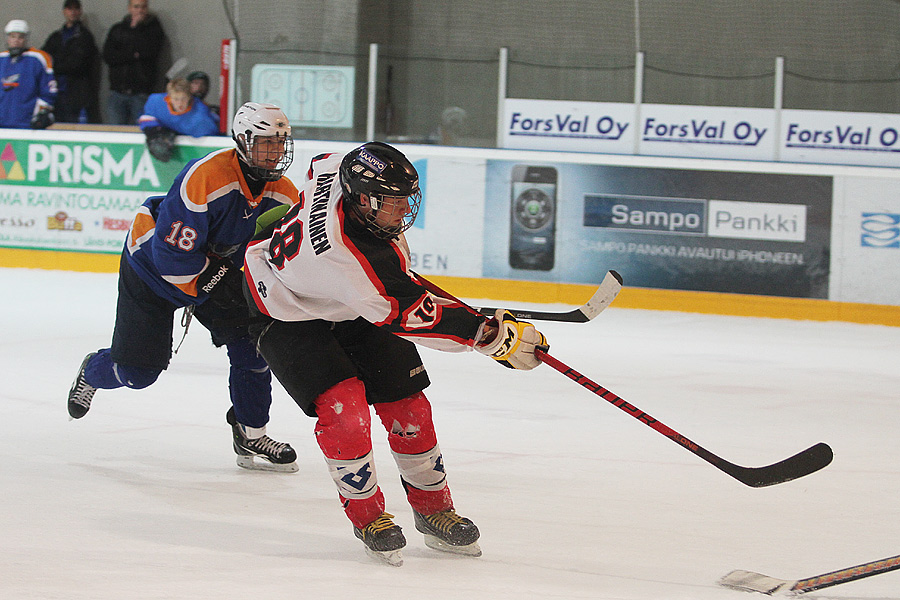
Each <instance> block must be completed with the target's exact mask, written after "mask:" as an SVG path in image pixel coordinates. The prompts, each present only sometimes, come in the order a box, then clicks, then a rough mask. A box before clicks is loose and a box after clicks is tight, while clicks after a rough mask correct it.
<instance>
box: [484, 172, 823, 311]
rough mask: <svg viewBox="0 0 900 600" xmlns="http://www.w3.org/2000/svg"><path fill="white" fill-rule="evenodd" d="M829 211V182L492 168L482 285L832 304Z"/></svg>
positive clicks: (777, 177) (774, 176)
mask: <svg viewBox="0 0 900 600" xmlns="http://www.w3.org/2000/svg"><path fill="white" fill-rule="evenodd" d="M831 205H832V178H831V177H822V176H807V175H785V174H762V173H737V172H726V171H700V170H696V171H695V170H679V169H660V168H635V167H620V166H606V165H580V164H572V163H552V164H526V163H521V162H516V161H498V160H489V161H488V163H487V171H486V188H485V237H484V262H483V270H484V273H483V274H484V276H485V277H494V278H504V279H524V280H535V281H554V282H561V283H599V282H600V281H601V280H602V279H603V276H604V275H605V273H606V271H607V270H609V269H615V270H617V271H619V272H620V273H621V274H622V276H623V277H624V278H625V280H626V281H627V282H628V284H629V285H631V286H636V287H648V288H658V289H672V290H695V291H710V292H732V293H743V294H760V295H771V296H789V297H799V298H827V297H828V275H829V261H830V237H831ZM503 222H506V223H508V224H509V225H508V227H505V228H500V227H498V226H497V224H498V223H503ZM501 231H502V235H497V233H498V232H501Z"/></svg>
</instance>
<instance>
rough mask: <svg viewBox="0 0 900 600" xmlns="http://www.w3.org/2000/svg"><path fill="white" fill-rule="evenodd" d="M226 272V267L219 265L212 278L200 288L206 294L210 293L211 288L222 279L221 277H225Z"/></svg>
mask: <svg viewBox="0 0 900 600" xmlns="http://www.w3.org/2000/svg"><path fill="white" fill-rule="evenodd" d="M226 273H228V267H227V266H225V265H222V266H221V267H219V270H218V271H217V272H216V274H215V275H213V276H212V278H210V280H209V281H208V282H207V283H206V284H205V285H204V286H203V287H201V288H200V289H202V290H203V291H204V292H206V293H207V294H210V293H212V291H213V288H215V287H216V284H217V283H219V282H220V281H222V278H223V277H225V274H226Z"/></svg>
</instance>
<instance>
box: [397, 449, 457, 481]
mask: <svg viewBox="0 0 900 600" xmlns="http://www.w3.org/2000/svg"><path fill="white" fill-rule="evenodd" d="M392 452H393V451H392ZM393 454H394V460H395V461H396V462H397V468H398V469H400V476H401V477H402V478H403V480H404V481H405V482H406V483H408V484H410V485H411V486H413V487H415V488H417V489H420V490H425V491H429V492H430V491H438V490H442V489H444V488H445V487H447V475H446V473H444V461H443V459H442V458H441V448H440V446H438V445H437V444H435V445H434V448H432V449H431V450H428V451H426V452H422V453H421V454H400V453H398V452H393Z"/></svg>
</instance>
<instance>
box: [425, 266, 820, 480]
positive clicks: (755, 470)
mask: <svg viewBox="0 0 900 600" xmlns="http://www.w3.org/2000/svg"><path fill="white" fill-rule="evenodd" d="M610 273H612V271H610ZM617 275H618V274H617ZM416 277H417V278H418V280H419V281H420V282H421V283H422V285H424V286H425V287H426V288H427V289H428V290H429V291H431V292H433V293H435V294H438V295H440V296H443V297H445V298H449V299H450V300H454V301H456V302H459V303H460V304H465V303H464V302H463V301H462V300H460V299H459V298H457V297H456V296H454V295H453V294H451V293H449V292H447V291H445V290H443V289H442V288H440V287H439V286H437V285H435V284H434V283H432V282H430V281H428V280H427V279H425V278H423V277H421V276H420V275H416ZM620 285H621V284H620ZM610 301H611V300H610ZM535 355H536V356H537V357H538V358H540V359H541V360H542V361H543V362H544V364H546V365H548V366H550V367H552V368H553V369H555V370H557V371H559V372H560V373H562V374H563V375H565V376H566V377H568V378H569V379H571V380H573V381H575V383H577V384H579V385H580V386H582V387H584V388H585V389H587V390H589V391H591V392H593V393H595V394H597V395H598V396H600V397H601V398H603V399H604V400H606V401H607V402H609V403H610V404H612V405H613V406H616V407H618V408H621V409H622V410H623V411H625V412H627V413H628V414H630V415H631V416H633V417H634V418H635V419H637V420H638V421H640V422H642V423H644V424H645V425H647V426H648V427H651V428H652V429H654V430H656V431H657V432H658V433H661V434H663V435H664V436H666V437H667V438H669V439H670V440H672V441H673V442H675V443H677V444H679V445H681V446H683V447H684V448H687V449H688V450H689V451H691V452H693V453H694V454H696V455H697V456H699V457H700V458H702V459H703V460H705V461H706V462H708V463H709V464H711V465H713V466H714V467H716V468H717V469H719V470H720V471H723V472H725V473H727V474H728V475H731V476H732V477H734V478H735V479H737V480H738V481H740V482H741V483H743V484H744V485H748V486H750V487H766V486H770V485H775V484H778V483H784V482H786V481H791V480H792V479H797V478H799V477H803V476H804V475H809V474H810V473H815V472H816V471H818V470H819V469H822V468H824V467H826V466H828V464H829V463H831V460H832V458H834V454H833V453H832V451H831V448H830V447H829V446H828V444H824V443H822V442H819V443H818V444H816V445H814V446H811V447H809V448H807V449H806V450H804V451H803V452H800V453H799V454H795V455H794V456H791V457H790V458H786V459H784V460H783V461H781V462H777V463H774V464H771V465H767V466H765V467H741V466H739V465H736V464H734V463H731V462H728V461H727V460H725V459H724V458H722V457H720V456H718V455H716V454H713V453H712V452H710V451H709V450H707V449H706V448H703V447H702V446H700V445H699V444H697V443H696V442H693V441H691V440H689V439H688V438H686V437H685V436H683V435H681V434H680V433H678V432H677V431H675V430H674V429H671V428H670V427H669V426H667V425H665V424H664V423H662V422H660V421H657V420H656V419H654V418H653V417H651V416H650V415H648V414H647V413H645V412H644V411H642V410H641V409H639V408H638V407H636V406H634V405H632V404H630V403H628V402H626V401H625V400H623V399H622V398H620V397H619V396H617V395H616V394H614V393H612V392H611V391H609V390H608V389H606V388H605V387H603V386H602V385H600V384H599V383H595V382H593V381H591V380H590V379H588V378H587V377H585V376H584V375H582V374H581V373H579V372H578V371H576V370H575V369H573V368H571V367H569V366H567V365H565V364H563V363H562V361H560V360H558V359H556V358H554V357H552V356H550V355H549V354H548V353H547V352H545V351H543V350H541V349H537V350H535Z"/></svg>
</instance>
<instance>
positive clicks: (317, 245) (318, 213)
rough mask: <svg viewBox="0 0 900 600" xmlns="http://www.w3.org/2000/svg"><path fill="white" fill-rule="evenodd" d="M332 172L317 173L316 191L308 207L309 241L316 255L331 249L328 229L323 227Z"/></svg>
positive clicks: (329, 194) (332, 177)
mask: <svg viewBox="0 0 900 600" xmlns="http://www.w3.org/2000/svg"><path fill="white" fill-rule="evenodd" d="M333 179H334V173H325V174H323V175H319V177H318V178H317V179H316V193H315V194H313V203H312V207H310V209H309V241H310V243H311V244H312V247H313V251H314V252H315V253H316V255H317V256H318V255H319V254H322V253H323V252H326V251H327V250H330V249H331V242H329V241H328V231H327V229H326V228H325V217H326V215H327V214H328V212H327V211H328V198H329V197H330V196H331V181H332V180H333Z"/></svg>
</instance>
